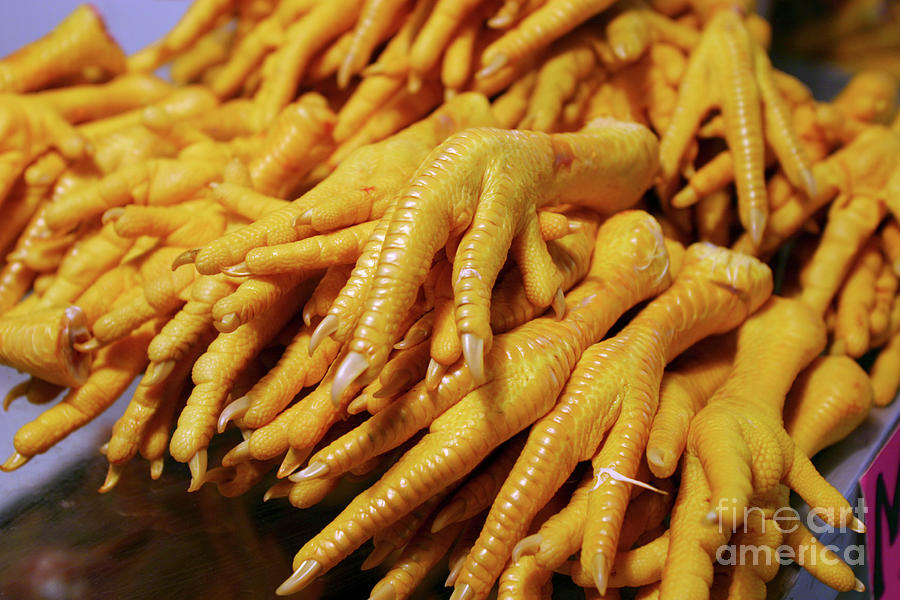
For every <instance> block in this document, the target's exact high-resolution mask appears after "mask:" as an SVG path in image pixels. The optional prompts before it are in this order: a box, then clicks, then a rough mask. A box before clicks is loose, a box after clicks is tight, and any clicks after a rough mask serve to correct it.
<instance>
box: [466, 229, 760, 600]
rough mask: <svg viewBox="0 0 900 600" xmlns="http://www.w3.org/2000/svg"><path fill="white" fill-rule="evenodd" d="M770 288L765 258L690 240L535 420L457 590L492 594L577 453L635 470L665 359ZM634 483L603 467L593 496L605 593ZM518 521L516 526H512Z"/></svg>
mask: <svg viewBox="0 0 900 600" xmlns="http://www.w3.org/2000/svg"><path fill="white" fill-rule="evenodd" d="M771 286H772V281H771V273H770V272H769V270H768V269H767V268H766V267H765V266H764V265H763V264H762V263H759V262H758V261H755V260H748V259H747V258H746V257H742V256H740V255H737V254H734V253H731V252H729V251H726V250H723V249H716V248H715V247H712V246H708V245H702V244H698V245H694V246H692V247H691V248H690V249H689V250H688V253H687V255H686V256H685V261H684V266H683V267H682V270H681V272H680V273H679V275H678V277H677V278H676V279H675V282H674V283H673V285H672V287H671V288H670V289H669V290H667V291H665V292H663V294H661V295H660V296H659V297H658V298H656V299H654V300H653V301H652V302H651V303H650V304H649V305H648V307H647V308H645V309H644V311H642V312H641V313H640V314H639V315H638V316H637V317H635V318H634V319H632V321H631V322H630V323H629V324H628V325H627V326H626V327H625V329H624V330H623V331H622V332H621V333H620V334H619V335H617V336H616V337H615V338H612V339H610V340H607V341H605V342H601V343H599V344H595V345H594V346H592V347H591V348H589V349H588V350H586V351H585V353H584V355H583V356H582V358H581V360H580V361H579V363H578V367H576V369H575V371H574V372H573V374H572V376H571V377H570V378H569V382H568V383H567V385H566V389H565V391H563V394H562V396H561V398H560V400H559V402H558V403H557V405H556V406H555V407H554V409H553V410H552V411H550V412H549V413H548V414H547V415H545V416H544V417H543V418H542V419H541V420H540V421H539V422H538V423H537V424H536V425H535V427H533V428H532V432H531V435H530V436H529V443H528V444H526V446H525V449H524V450H523V452H522V454H521V455H520V457H519V460H518V461H517V462H516V466H515V467H514V468H513V470H512V471H511V472H510V477H509V478H508V479H507V481H506V482H505V483H504V486H503V488H501V491H500V493H499V494H498V496H497V499H496V500H495V502H494V506H493V507H492V509H491V512H490V513H489V515H488V518H487V520H486V522H485V529H484V530H483V531H482V535H481V536H480V537H479V540H478V543H477V544H476V547H475V549H474V550H473V552H472V553H470V555H469V558H468V560H467V563H466V565H465V566H464V567H463V571H462V573H461V574H460V577H459V579H458V580H457V590H460V585H465V586H467V587H468V590H467V591H461V590H460V593H461V594H466V593H469V594H473V596H474V597H484V596H485V595H486V593H487V591H488V590H489V589H490V587H491V585H492V584H493V580H494V578H495V577H496V576H497V575H498V574H499V571H498V568H502V563H503V561H504V560H505V559H506V558H507V557H508V556H509V554H510V553H511V552H512V549H513V546H514V545H515V544H516V543H517V542H518V541H519V540H520V539H521V538H522V536H523V535H524V534H525V527H527V524H528V523H529V522H530V520H531V518H533V516H534V514H535V513H536V511H537V510H538V509H539V508H540V506H541V505H542V504H543V503H544V502H545V501H546V500H547V499H548V498H549V497H550V495H552V494H553V493H554V492H555V491H556V489H558V487H559V486H560V485H561V484H562V483H563V482H564V481H565V479H566V478H567V477H568V476H569V474H570V473H571V472H572V470H573V469H574V467H575V465H576V464H577V462H578V461H579V460H585V459H587V458H590V457H592V456H593V457H594V458H593V459H592V462H593V465H594V468H595V470H596V469H604V468H605V469H611V470H612V471H614V472H616V473H619V474H621V475H622V476H624V477H628V478H634V477H636V476H637V468H638V464H639V462H640V455H642V454H643V452H644V447H645V444H646V439H647V434H648V431H649V426H650V420H651V419H652V416H653V414H654V413H655V412H656V395H657V393H658V388H659V382H660V380H661V379H662V371H663V368H664V367H665V365H666V363H667V362H669V361H670V360H671V359H672V358H674V357H675V356H677V355H678V354H679V353H680V352H681V351H683V350H684V349H685V348H686V347H689V346H690V345H692V344H693V343H695V342H696V341H697V340H699V339H702V338H703V337H706V336H708V335H711V334H714V333H721V332H723V331H727V330H729V329H731V328H733V327H735V326H736V325H737V324H739V323H740V322H741V321H742V320H743V319H744V318H746V316H747V315H748V314H749V313H751V312H752V311H753V310H755V309H756V308H757V307H758V306H759V305H760V304H761V303H762V302H763V301H764V299H765V298H766V297H767V296H768V294H769V293H771ZM661 332H663V333H661ZM622 389H625V390H626V392H625V393H620V391H619V390H622ZM610 427H611V428H612V429H611V431H610V432H609V434H608V435H607V438H606V442H605V443H604V444H603V446H602V447H601V446H600V443H601V441H602V440H603V435H604V434H605V433H606V432H607V430H609V429H610ZM563 440H565V441H563ZM598 448H600V450H599V452H597V450H598ZM595 452H596V454H595ZM526 489H527V490H528V491H527V493H525V492H523V490H526ZM630 490H631V486H630V484H627V483H623V482H622V481H617V480H615V479H613V478H612V477H611V476H609V475H608V474H607V475H598V483H597V485H596V489H594V490H592V491H591V493H590V494H589V501H588V510H587V518H586V519H585V525H584V526H585V529H584V536H583V537H584V541H583V547H582V554H581V563H582V567H583V568H584V569H585V571H587V572H588V573H591V575H592V577H593V578H594V579H595V581H596V587H597V588H598V591H600V592H601V593H602V592H605V591H606V587H607V583H608V577H609V569H610V568H611V565H612V563H613V560H614V557H615V553H616V547H617V546H618V537H619V532H620V528H621V525H622V522H623V520H624V516H625V508H626V505H627V502H628V495H629V492H630ZM514 498H516V499H517V500H515V501H514ZM512 522H515V523H517V524H518V526H517V527H511V526H510V524H511V523H512Z"/></svg>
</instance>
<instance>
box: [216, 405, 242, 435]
mask: <svg viewBox="0 0 900 600" xmlns="http://www.w3.org/2000/svg"><path fill="white" fill-rule="evenodd" d="M249 408H250V397H249V396H241V397H240V398H238V399H237V400H235V401H234V402H232V403H231V404H229V405H228V406H226V407H225V408H223V409H222V414H220V415H219V422H218V423H217V424H216V425H217V427H216V428H217V429H218V431H219V433H222V432H223V431H225V427H226V426H227V425H228V422H229V421H231V420H232V419H240V418H241V417H242V416H244V413H246V412H247V410H248V409H249Z"/></svg>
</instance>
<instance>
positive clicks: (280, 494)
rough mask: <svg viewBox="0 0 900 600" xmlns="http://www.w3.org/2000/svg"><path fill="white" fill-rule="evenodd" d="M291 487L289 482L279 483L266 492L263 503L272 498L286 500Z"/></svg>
mask: <svg viewBox="0 0 900 600" xmlns="http://www.w3.org/2000/svg"><path fill="white" fill-rule="evenodd" d="M291 487H293V484H292V483H291V482H289V481H279V482H278V483H276V484H275V485H273V486H272V487H270V488H269V489H267V490H266V493H265V494H263V502H268V501H269V500H271V499H272V498H287V497H288V496H290V495H291Z"/></svg>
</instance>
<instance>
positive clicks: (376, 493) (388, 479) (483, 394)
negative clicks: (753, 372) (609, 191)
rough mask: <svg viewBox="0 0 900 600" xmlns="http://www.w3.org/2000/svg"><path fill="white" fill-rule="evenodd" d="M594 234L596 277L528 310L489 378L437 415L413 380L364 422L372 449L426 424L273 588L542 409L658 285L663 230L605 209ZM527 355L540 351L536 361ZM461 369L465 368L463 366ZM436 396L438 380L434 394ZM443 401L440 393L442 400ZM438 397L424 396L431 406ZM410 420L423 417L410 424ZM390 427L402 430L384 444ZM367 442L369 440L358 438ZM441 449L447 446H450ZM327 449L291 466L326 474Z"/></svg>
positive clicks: (304, 575)
mask: <svg viewBox="0 0 900 600" xmlns="http://www.w3.org/2000/svg"><path fill="white" fill-rule="evenodd" d="M598 240H599V241H598V242H597V243H598V245H600V247H601V248H603V249H604V251H603V252H602V253H601V255H600V256H598V257H597V262H595V265H594V269H593V270H592V273H593V274H594V275H595V277H593V278H589V279H588V282H587V283H585V284H584V285H582V286H581V287H579V288H576V290H573V291H572V292H570V294H569V296H570V297H569V302H570V304H569V307H568V313H567V316H566V318H565V319H564V320H562V321H556V320H554V319H553V318H547V317H545V318H540V319H535V320H532V321H530V322H529V323H527V324H526V325H523V326H522V327H519V328H518V329H516V330H514V331H513V332H510V333H509V334H506V335H503V336H500V337H498V338H497V343H496V344H495V346H494V349H493V350H492V351H491V353H490V354H489V355H488V359H489V364H490V363H493V365H494V366H493V368H492V371H491V374H492V377H493V378H492V379H491V380H490V381H489V382H488V383H487V384H485V385H483V386H482V387H479V388H477V389H474V391H471V392H470V393H468V394H466V393H467V392H469V390H472V389H473V388H476V384H474V382H472V380H471V376H468V377H466V378H465V379H468V383H469V385H467V386H465V387H464V388H463V389H462V393H461V394H459V395H456V396H455V397H452V398H450V403H452V402H454V401H456V400H457V399H458V398H460V397H461V396H462V395H464V394H465V397H463V398H462V399H459V400H458V401H457V402H456V403H455V404H453V405H452V407H450V408H448V409H447V410H446V411H445V412H444V413H443V414H442V415H441V416H440V417H439V418H437V419H434V416H435V415H436V414H437V413H436V412H432V409H431V408H430V407H426V406H421V405H420V406H415V403H414V399H413V398H411V397H412V396H414V395H415V394H416V393H422V391H423V390H420V389H419V388H420V386H421V384H420V385H419V386H417V387H416V388H413V390H412V391H411V392H410V394H409V395H407V398H411V400H412V402H410V401H406V402H405V401H404V398H400V399H398V400H396V401H395V402H394V403H393V404H391V405H390V406H389V407H388V408H386V409H385V410H384V411H382V412H380V413H378V414H377V415H375V416H374V417H372V419H370V421H372V422H374V421H378V422H381V423H385V426H384V427H381V426H379V427H376V428H373V427H371V425H369V426H368V429H367V431H371V432H372V434H375V435H377V436H378V437H377V438H374V439H375V440H376V441H378V442H379V444H380V445H382V448H381V449H379V450H376V452H375V453H379V452H380V451H383V450H386V449H388V448H390V447H392V446H396V445H398V444H399V443H401V442H402V440H403V439H405V438H408V437H410V436H411V435H412V434H414V433H415V431H416V430H418V429H419V428H421V427H423V426H425V425H427V424H428V423H429V422H431V427H430V433H429V434H427V435H426V436H425V437H424V438H423V439H422V441H421V442H419V444H417V445H416V446H415V447H414V448H413V449H412V450H410V451H409V452H407V454H406V455H405V456H404V457H403V458H402V459H400V461H399V462H397V463H395V464H394V466H393V467H392V468H391V469H390V470H389V471H388V472H387V473H386V474H385V475H384V476H383V477H382V479H381V480H380V481H379V482H378V483H376V484H375V485H373V486H372V487H370V488H369V489H368V490H367V491H365V492H363V493H362V494H361V495H360V496H358V497H357V498H356V499H355V500H354V501H352V502H351V503H350V505H349V506H348V507H347V509H346V510H345V511H343V513H342V514H341V515H339V516H338V518H337V519H336V520H335V521H334V522H332V523H331V524H329V525H328V526H326V528H325V529H324V530H323V531H322V532H321V533H320V534H319V535H317V536H316V537H315V538H313V539H312V540H310V542H308V543H307V544H306V545H305V546H304V547H303V548H302V549H301V550H300V552H298V554H297V555H296V556H295V567H296V568H297V571H296V572H295V575H294V576H292V578H291V579H290V580H289V581H288V582H286V583H285V584H284V586H282V588H280V592H279V593H285V592H292V591H296V590H297V589H299V588H301V587H303V586H304V585H305V584H306V583H308V581H309V579H310V578H311V577H312V576H315V575H316V574H318V573H320V572H321V571H323V570H327V569H328V568H330V567H331V566H332V565H334V564H335V563H336V562H337V561H339V560H340V559H342V558H343V557H344V556H346V555H347V554H349V553H350V552H351V551H352V550H353V549H354V548H356V547H358V546H359V545H360V544H362V543H363V542H364V541H365V540H366V539H367V538H368V537H370V536H371V535H372V534H373V533H374V531H376V530H379V529H383V528H384V527H386V526H388V525H390V524H391V523H393V522H395V521H397V520H398V519H400V518H402V517H403V516H404V515H405V514H406V513H408V512H409V511H410V510H412V509H413V508H414V507H415V506H417V505H418V504H421V503H422V502H424V501H425V500H426V499H427V498H429V497H431V496H432V495H434V494H435V493H437V492H439V491H440V490H442V489H444V488H446V487H447V486H449V485H451V484H452V483H453V482H454V481H456V480H458V479H460V478H461V477H463V476H464V475H465V474H466V473H468V472H469V471H471V470H472V469H473V468H474V467H475V466H476V465H477V463H478V462H480V461H481V459H483V458H484V457H485V456H487V455H488V454H489V453H490V452H491V451H492V450H493V449H494V448H495V447H496V446H498V445H499V444H500V443H502V442H503V441H505V440H506V439H508V438H510V437H512V436H513V435H514V434H515V433H517V432H518V431H520V430H522V429H523V428H524V427H526V426H527V425H528V424H530V423H531V422H533V421H534V420H535V419H536V418H538V417H539V416H540V415H541V414H542V413H543V412H545V411H546V410H547V409H549V408H550V406H551V405H552V403H553V401H554V400H555V398H556V395H557V394H558V393H559V391H560V390H561V389H562V386H563V384H564V381H565V379H566V377H567V375H568V373H569V372H570V370H571V368H573V367H574V364H575V362H576V361H577V358H578V356H579V355H580V353H581V350H582V349H583V348H585V347H586V346H587V345H588V344H590V343H591V342H592V341H593V340H596V339H597V338H599V337H600V336H601V335H602V334H603V333H604V332H605V331H606V329H607V328H608V327H609V326H610V325H611V324H612V323H613V322H614V321H615V320H616V318H617V317H618V315H620V314H621V313H622V312H623V311H624V310H625V309H626V307H628V306H631V305H632V304H634V303H635V302H637V301H639V299H641V298H644V297H647V296H649V295H652V294H654V293H656V292H658V290H659V289H661V288H662V287H664V286H665V285H666V283H667V277H666V269H667V267H668V260H667V258H666V254H665V250H664V247H663V243H662V235H661V232H660V231H659V228H658V226H657V225H656V224H655V222H654V221H653V220H652V219H651V218H650V217H649V216H648V215H646V214H645V213H641V212H639V211H631V212H625V213H619V214H618V215H616V216H615V217H612V218H611V219H609V220H608V221H607V222H606V223H605V224H604V227H603V228H602V229H601V232H600V234H599V235H598ZM536 345H539V346H540V348H542V351H541V352H539V353H536V351H535V350H534V348H535V347H536ZM535 355H540V356H541V357H542V358H543V359H544V360H541V361H534V360H533V358H534V356H535ZM523 368H525V369H527V370H528V371H531V370H533V369H534V370H535V373H538V372H540V373H542V374H543V375H541V376H537V375H535V376H527V375H526V376H523V375H522V373H523V371H522V369H523ZM461 370H462V371H463V372H465V369H461ZM513 373H515V377H513ZM548 373H550V374H552V375H549V374H548ZM457 378H459V376H457ZM451 383H457V382H454V381H453V377H452V374H451V375H450V376H445V378H444V380H443V381H442V386H444V385H446V386H447V387H450V384H451ZM457 385H458V383H457ZM457 385H454V387H457ZM466 388H468V389H466ZM417 390H418V391H417ZM443 395H444V393H443V392H442V389H441V387H439V388H438V390H437V394H436V395H435V397H434V400H437V399H440V398H442V396H443ZM513 399H515V402H513ZM443 402H446V398H445V399H443V401H442V402H441V404H443ZM436 403H437V402H434V401H432V400H429V402H428V404H429V405H430V406H434V404H436ZM406 404H412V407H414V408H415V410H416V413H411V411H410V412H404V410H408V409H406V406H405V405H406ZM420 404H421V403H420ZM392 414H396V415H403V418H397V417H393V418H392ZM422 414H424V416H425V418H424V419H422V418H421V415H422ZM486 417H490V419H487V418H486ZM413 419H415V420H416V421H418V422H419V423H421V424H420V425H417V423H416V422H413ZM433 419H434V420H433ZM432 420H433V421H432ZM398 426H399V429H400V431H398ZM398 434H399V435H404V434H405V436H404V437H401V438H400V440H398V441H396V442H395V443H393V444H391V442H392V440H393V439H394V438H396V437H398ZM340 442H341V440H340V439H339V440H338V444H336V445H335V446H336V448H337V449H340V447H341V444H340ZM372 445H373V444H372V443H371V442H368V443H367V444H366V447H370V446H372ZM447 449H450V451H449V454H448V450H447ZM327 452H329V449H328V448H326V449H325V450H324V451H323V452H321V453H320V454H319V455H318V456H319V457H318V458H317V457H313V459H312V460H311V462H310V467H309V468H308V469H310V471H309V472H308V473H304V472H301V473H299V474H298V475H303V476H305V477H309V476H317V475H319V476H320V475H324V474H326V473H327V474H329V475H331V474H332V473H331V469H334V470H335V471H336V470H337V467H338V464H337V463H335V462H332V461H329V462H328V463H325V462H324V460H323V459H324V458H325V456H326V454H325V453H327ZM366 458H367V457H366ZM366 458H364V459H363V460H365V459H366ZM323 467H324V468H323ZM397 485H402V486H404V488H408V487H409V486H412V487H411V488H410V492H412V494H410V493H407V492H404V494H403V495H402V496H397V495H396V489H397ZM395 498H396V500H395ZM375 507H378V508H377V509H376V508H375ZM501 566H502V565H501Z"/></svg>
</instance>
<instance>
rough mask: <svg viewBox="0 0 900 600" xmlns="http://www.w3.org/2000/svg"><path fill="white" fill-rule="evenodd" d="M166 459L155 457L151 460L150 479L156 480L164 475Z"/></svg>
mask: <svg viewBox="0 0 900 600" xmlns="http://www.w3.org/2000/svg"><path fill="white" fill-rule="evenodd" d="M165 464H166V463H165V461H164V460H163V459H161V458H154V459H153V460H151V461H150V479H152V480H153V481H156V480H157V479H159V478H160V477H162V472H163V467H164V466H165Z"/></svg>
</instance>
